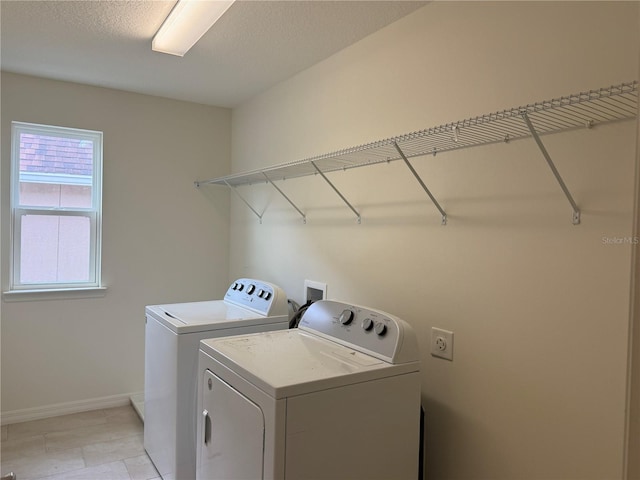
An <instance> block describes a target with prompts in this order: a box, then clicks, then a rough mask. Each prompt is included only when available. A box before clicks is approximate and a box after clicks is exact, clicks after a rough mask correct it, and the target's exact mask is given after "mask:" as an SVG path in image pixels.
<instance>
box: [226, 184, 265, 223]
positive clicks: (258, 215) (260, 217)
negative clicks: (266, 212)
mask: <svg viewBox="0 0 640 480" xmlns="http://www.w3.org/2000/svg"><path fill="white" fill-rule="evenodd" d="M224 183H225V185H226V186H227V187H229V188H230V189H231V190H233V192H234V193H235V194H236V195H237V196H238V198H239V199H240V200H242V201H243V202H244V204H245V205H246V206H247V207H249V210H251V211H252V212H253V213H254V214H255V216H256V217H258V219H259V220H260V223H261V224H262V215H260V214H259V213H258V212H256V210H255V208H253V207H252V206H251V205H250V204H249V202H247V200H246V199H245V198H244V197H243V196H242V195H240V192H238V189H237V188H236V187H232V186H231V185H229V182H227V181H226V180H225V181H224Z"/></svg>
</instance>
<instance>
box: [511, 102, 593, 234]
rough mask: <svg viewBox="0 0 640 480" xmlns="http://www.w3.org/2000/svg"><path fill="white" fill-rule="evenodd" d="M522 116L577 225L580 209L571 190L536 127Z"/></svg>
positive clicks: (526, 117)
mask: <svg viewBox="0 0 640 480" xmlns="http://www.w3.org/2000/svg"><path fill="white" fill-rule="evenodd" d="M522 118H523V119H524V123H526V124H527V128H528V129H529V131H530V132H531V136H532V137H533V139H534V140H535V141H536V143H537V144H538V148H539V149H540V152H542V156H544V158H545V160H546V161H547V165H549V168H550V169H551V172H552V173H553V176H554V177H556V180H557V181H558V183H559V184H560V188H561V189H562V191H563V192H564V195H565V196H566V197H567V200H569V203H570V204H571V208H572V209H573V216H572V222H573V224H574V225H579V224H580V209H579V208H578V205H577V204H576V202H575V200H574V199H573V197H572V196H571V192H569V189H568V188H567V185H566V184H565V183H564V180H562V177H561V176H560V172H558V169H557V168H556V166H555V165H554V163H553V160H551V156H550V155H549V152H547V149H546V148H545V146H544V144H543V143H542V140H540V136H539V135H538V132H536V129H535V128H534V127H533V124H532V123H531V120H530V119H529V115H527V114H526V113H523V114H522Z"/></svg>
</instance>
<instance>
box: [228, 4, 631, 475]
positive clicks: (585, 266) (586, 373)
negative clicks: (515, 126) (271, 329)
mask: <svg viewBox="0 0 640 480" xmlns="http://www.w3.org/2000/svg"><path fill="white" fill-rule="evenodd" d="M637 18H638V4H637V3H633V2H626V3H624V2H620V3H617V2H586V3H576V2H568V3H561V2H534V3H520V2H498V3H487V2H472V3H461V2H442V3H441V2H435V3H432V4H429V5H427V6H426V7H424V8H422V9H421V10H418V11H417V12H415V13H414V14H412V15H410V16H408V17H405V18H404V19H401V20H400V21H398V22H396V23H394V24H392V25H390V26H389V27H387V28H385V29H383V30H381V31H379V32H377V33H376V34H374V35H371V36H370V37H368V38H366V39H365V40H363V41H361V42H359V43H358V44H356V45H354V46H352V47H350V48H348V49H345V50H343V51H342V52H340V53H338V54H336V55H334V56H333V57H331V58H329V59H327V60H326V61H324V62H322V63H320V64H318V65H316V66H314V67H312V68H311V69H309V70H307V71H305V72H302V73H301V74H299V75H297V76H295V77H293V78H292V79H290V80H289V81H286V82H283V83H282V84H280V85H278V86H276V87H275V88H272V89H271V90H269V91H267V92H264V93H263V94H261V95H259V96H258V97H256V98H254V99H252V100H251V101H249V102H247V103H246V104H244V105H242V106H241V107H239V108H237V109H235V110H234V112H233V120H232V125H233V126H232V128H233V143H232V151H233V163H232V165H233V171H235V172H239V171H243V170H248V169H254V168H259V167H265V166H269V165H273V164H278V163H282V162H286V161H292V160H297V159H301V158H305V157H309V156H313V155H317V154H322V153H326V152H329V151H333V150H336V149H340V148H345V147H349V146H353V145H358V144H361V143H366V142H369V141H373V140H377V139H380V138H385V137H389V136H393V135H397V134H402V133H406V132H409V131H414V130H419V129H422V128H427V127H431V126H435V125H440V124H444V123H447V122H450V121H455V120H460V119H462V118H467V117H470V116H475V115H479V114H483V113H487V112H493V111H497V110H500V109H503V108H508V107H513V106H517V105H521V104H526V103H530V102H533V101H537V100H543V99H547V98H552V97H556V96H560V95H563V94H569V93H573V92H576V91H581V90H588V89H590V88H598V87H601V86H607V85H611V84H615V83H620V82H623V81H630V80H633V79H635V78H637V75H638V40H639V39H638V28H637ZM636 134H637V126H636V124H635V123H634V122H625V123H619V124H616V125H611V126H604V127H598V128H595V129H592V130H584V131H577V132H572V133H565V134H561V135H554V136H548V137H545V138H544V142H545V144H546V146H547V149H548V150H549V152H550V154H551V155H552V157H553V158H554V160H555V161H556V165H557V167H558V169H559V170H560V172H561V173H562V175H563V176H564V178H565V181H566V183H567V184H568V186H569V188H570V189H571V191H572V193H573V195H574V197H575V198H576V200H577V202H578V204H579V205H580V207H581V208H582V212H583V216H582V224H581V225H580V226H574V225H572V224H571V209H570V207H569V204H568V202H567V201H566V199H565V198H564V196H563V195H562V192H561V191H560V188H559V187H558V185H557V184H556V183H555V180H554V179H553V177H552V175H551V173H550V172H549V170H548V168H547V166H546V164H545V163H544V159H543V158H542V156H541V155H540V152H539V151H538V150H537V148H536V146H535V144H534V142H533V141H532V140H528V141H518V142H512V143H510V144H508V145H496V146H491V147H482V148H476V149H471V150H465V151H461V152H457V153H447V154H443V155H439V156H437V157H435V158H434V157H431V156H429V157H425V158H422V159H416V160H414V162H413V163H414V165H415V166H416V169H417V170H418V171H419V172H420V174H421V175H422V176H423V179H424V180H425V181H426V183H427V185H428V186H429V187H430V188H431V190H432V192H433V194H434V195H435V196H436V197H437V198H438V200H439V201H440V202H441V204H442V205H443V207H444V208H445V210H446V211H447V213H448V214H449V224H448V225H447V226H445V227H441V226H440V225H439V223H440V218H439V215H438V213H437V211H436V210H435V208H434V207H433V205H431V204H430V202H429V200H428V198H427V197H426V196H425V194H424V192H422V191H421V189H420V187H419V186H418V185H417V183H415V181H414V180H413V178H412V177H411V175H410V173H409V172H408V171H407V170H406V169H405V168H404V167H403V166H402V165H401V164H399V163H393V164H390V165H379V166H375V167H370V168H367V169H364V170H362V169H361V170H353V171H349V172H340V173H334V174H332V175H331V179H332V181H333V182H334V183H335V184H336V185H337V186H338V188H340V189H341V191H342V192H343V193H344V194H345V196H346V197H347V198H349V200H350V201H351V202H352V203H353V204H354V205H355V206H356V207H357V208H358V209H359V210H360V212H361V214H362V217H363V221H362V224H361V225H358V224H357V223H356V221H355V218H354V216H353V214H352V213H351V212H350V211H349V209H348V208H347V207H346V206H344V204H342V203H341V201H340V200H339V199H338V198H337V197H336V196H335V195H334V194H333V192H332V191H331V190H330V188H329V187H328V186H327V185H326V184H324V183H323V182H322V180H321V179H320V178H317V177H311V178H304V179H299V180H291V181H289V180H287V181H285V182H282V183H281V184H280V187H281V188H282V189H283V190H284V191H285V192H286V193H287V195H289V196H290V197H291V198H292V199H293V200H294V201H295V202H297V203H298V206H300V207H301V208H302V210H303V211H305V212H306V214H307V218H308V223H307V224H306V225H303V224H302V222H301V220H300V217H299V216H298V214H297V213H296V212H295V211H294V210H293V209H292V208H291V207H290V206H289V205H288V204H287V203H286V201H285V200H284V199H282V198H281V197H280V196H279V195H278V194H277V192H275V190H273V189H272V188H271V187H270V186H268V185H256V186H253V187H249V188H243V190H242V193H243V195H246V196H247V198H249V199H250V201H251V202H252V203H253V205H254V206H255V207H256V208H257V209H258V210H259V211H261V210H265V214H264V217H263V224H259V222H258V220H257V219H256V217H255V216H254V215H253V214H252V213H251V212H250V211H249V210H248V209H247V208H246V206H245V205H244V204H243V203H242V202H240V201H236V199H234V200H232V208H231V212H232V215H231V263H230V272H231V276H232V277H233V276H240V275H253V276H257V277H263V278H266V279H268V280H271V281H273V282H275V283H277V284H280V285H282V286H283V287H284V288H285V289H286V291H287V292H288V294H289V295H290V296H292V297H293V298H295V299H296V300H301V297H302V290H303V281H304V279H305V278H307V279H312V280H318V281H324V282H327V283H328V295H329V297H330V298H334V299H344V300H348V301H351V302H355V303H360V304H364V305H369V306H373V307H377V308H381V309H383V310H387V311H389V312H392V313H394V314H397V315H399V316H400V317H403V318H405V319H406V320H407V321H409V322H410V323H411V324H412V325H413V327H414V329H415V331H416V333H417V335H418V338H419V342H420V346H421V348H422V368H423V373H422V376H423V401H424V406H425V408H426V441H427V477H428V478H429V479H441V478H442V479H444V478H450V479H452V478H474V479H475V478H492V479H513V478H521V479H539V478H580V479H583V480H584V479H594V480H595V479H599V480H601V479H604V478H607V479H609V478H621V477H622V474H623V453H622V452H623V451H624V436H625V435H624V433H625V427H624V425H625V399H626V385H627V382H626V375H625V372H626V367H627V352H628V321H629V288H630V279H629V268H630V262H631V246H630V245H629V244H628V243H627V244H622V245H613V244H605V242H604V241H603V238H612V237H629V236H631V235H632V225H633V207H634V205H633V203H634V166H635V156H636V153H635V145H636ZM432 326H436V327H442V328H445V329H450V330H453V331H454V332H455V352H454V361H453V362H447V361H443V360H439V359H435V358H433V357H431V356H430V355H429V354H428V350H427V348H428V339H429V337H430V329H431V327H432ZM372 401H375V399H372Z"/></svg>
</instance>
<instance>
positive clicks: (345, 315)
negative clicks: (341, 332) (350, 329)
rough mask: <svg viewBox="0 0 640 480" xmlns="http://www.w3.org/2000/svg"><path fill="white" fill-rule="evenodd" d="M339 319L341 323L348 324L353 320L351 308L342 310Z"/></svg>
mask: <svg viewBox="0 0 640 480" xmlns="http://www.w3.org/2000/svg"><path fill="white" fill-rule="evenodd" d="M339 320H340V323H341V324H342V325H349V324H350V323H351V322H352V321H353V312H352V311H351V310H343V311H342V313H341V314H340V319H339Z"/></svg>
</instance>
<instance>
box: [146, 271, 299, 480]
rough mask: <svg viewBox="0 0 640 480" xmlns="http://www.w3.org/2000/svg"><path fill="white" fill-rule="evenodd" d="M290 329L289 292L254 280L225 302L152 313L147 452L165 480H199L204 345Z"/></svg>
mask: <svg viewBox="0 0 640 480" xmlns="http://www.w3.org/2000/svg"><path fill="white" fill-rule="evenodd" d="M288 326H289V324H288V306H287V298H286V295H285V293H284V291H283V290H282V289H281V288H280V287H278V286H276V285H273V284H270V283H267V282H263V281H260V280H254V279H248V278H241V279H239V280H236V281H235V282H233V283H232V284H231V286H230V287H229V289H228V290H227V293H226V294H225V296H224V300H213V301H206V302H192V303H176V304H170V305H153V306H147V307H146V326H145V379H144V448H145V449H146V451H147V453H148V454H149V457H150V458H151V460H152V461H153V463H154V465H155V466H156V468H157V470H158V472H159V473H160V475H161V476H162V478H163V479H165V480H190V479H193V478H195V465H196V416H197V414H196V392H197V389H198V386H197V380H196V379H197V376H198V373H197V366H198V344H199V342H200V340H202V339H204V338H211V337H222V336H226V335H240V334H245V333H253V332H264V331H270V330H283V329H286V328H288Z"/></svg>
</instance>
